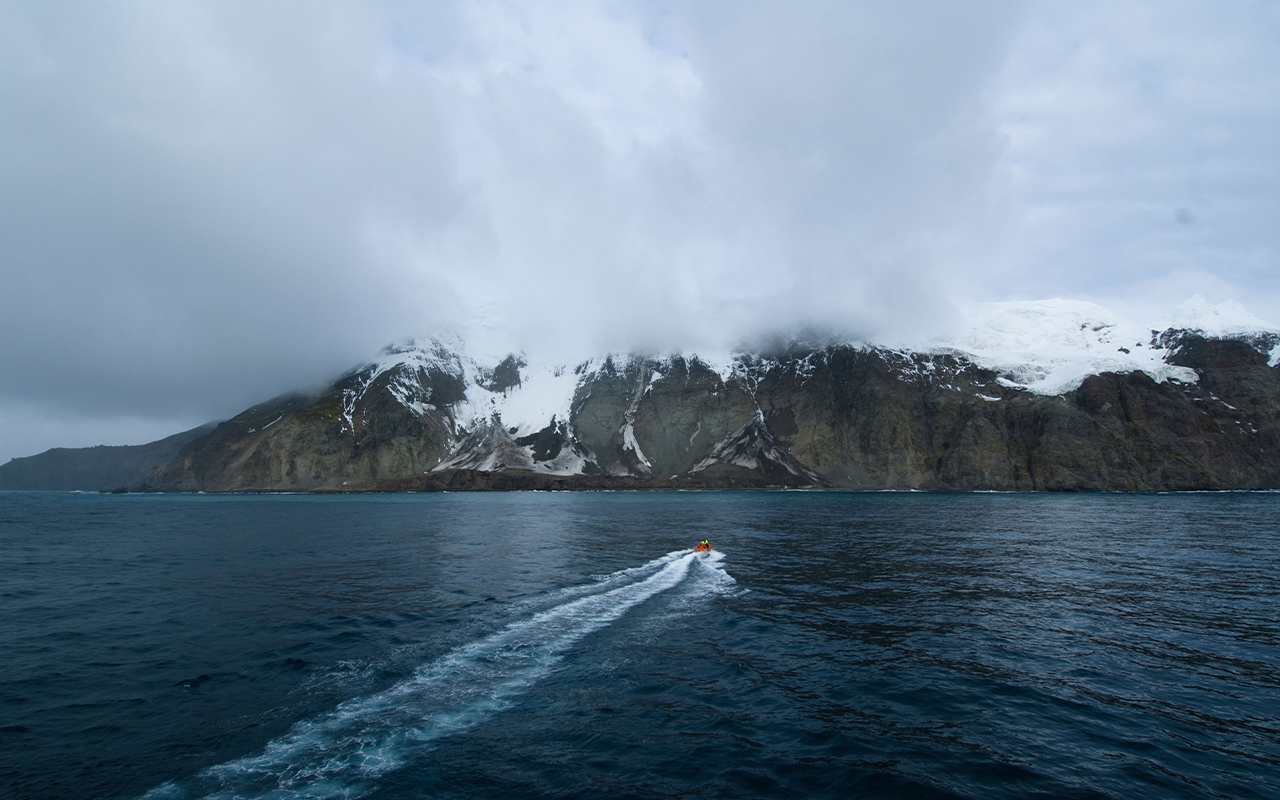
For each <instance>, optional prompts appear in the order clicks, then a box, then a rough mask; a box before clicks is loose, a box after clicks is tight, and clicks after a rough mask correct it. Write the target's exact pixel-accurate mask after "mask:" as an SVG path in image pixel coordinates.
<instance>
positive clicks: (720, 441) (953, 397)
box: [32, 298, 1280, 491]
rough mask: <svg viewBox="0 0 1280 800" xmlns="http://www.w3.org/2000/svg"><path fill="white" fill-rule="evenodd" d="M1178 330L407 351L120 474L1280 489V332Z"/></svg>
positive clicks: (984, 324)
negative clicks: (711, 346) (614, 349)
mask: <svg viewBox="0 0 1280 800" xmlns="http://www.w3.org/2000/svg"><path fill="white" fill-rule="evenodd" d="M1173 318H1174V320H1175V322H1176V323H1177V324H1176V325H1170V326H1166V327H1164V328H1163V329H1158V328H1157V329H1152V328H1149V327H1143V326H1138V325H1134V324H1131V323H1128V322H1126V321H1124V320H1122V319H1119V318H1117V317H1115V316H1114V315H1112V314H1111V313H1110V312H1108V311H1107V310H1106V309H1103V308H1101V307H1099V306H1096V305H1094V304H1091V303H1084V302H1079V301H1066V300H1050V301H1036V302H1025V303H994V304H987V305H986V306H982V307H981V308H980V309H979V312H978V313H976V314H975V316H974V318H973V321H972V326H971V328H970V329H969V330H968V331H967V332H965V333H962V334H958V335H956V336H954V337H950V338H947V339H943V340H936V341H933V342H931V343H925V344H924V345H919V344H917V345H915V346H911V345H905V344H903V345H899V346H896V347H888V346H883V345H878V344H873V343H851V342H844V341H818V342H803V341H794V340H793V341H791V342H789V343H787V344H783V345H778V346H775V347H773V348H772V349H768V350H763V351H756V352H737V353H734V354H731V355H721V356H717V357H703V356H699V355H693V354H660V355H653V354H650V355H637V354H606V355H602V356H599V357H596V358H590V359H586V360H584V361H581V362H580V363H577V364H576V365H575V364H560V363H553V362H540V361H537V360H536V359H533V358H532V357H529V356H526V355H525V354H510V355H506V356H504V357H479V356H475V355H469V354H468V350H467V347H466V345H465V343H464V342H462V341H461V340H457V339H454V340H444V341H442V340H434V339H433V340H430V341H425V342H410V343H407V344H405V345H403V346H399V347H391V348H388V349H387V350H386V351H384V352H383V353H382V354H381V355H380V356H379V357H378V358H377V359H375V360H374V361H372V362H370V363H368V364H366V365H363V366H361V367H359V368H357V369H354V370H352V371H351V372H350V373H349V374H347V375H346V376H344V377H342V378H341V379H340V380H338V381H336V382H334V383H333V384H332V385H330V386H329V387H328V388H326V389H325V390H323V391H320V392H318V393H314V394H306V395H303V394H295V395H286V396H283V397H279V398H276V399H275V400H272V401H269V402H266V403H263V404H261V405H258V406H255V407H253V408H250V409H248V410H247V411H245V412H243V413H242V414H240V415H238V416H236V417H235V418H233V419H231V420H228V421H227V422H224V423H221V424H220V425H218V426H217V427H215V428H213V429H211V430H207V431H203V432H199V433H198V435H191V436H184V437H180V440H179V439H171V440H166V441H165V443H156V445H154V446H147V447H150V448H151V449H149V450H146V453H147V456H146V459H150V460H149V461H147V464H149V465H151V466H153V467H154V468H145V467H146V465H144V466H143V467H140V466H139V464H141V463H142V462H140V461H137V459H134V460H133V461H130V462H129V464H128V468H127V469H124V463H123V460H122V461H121V464H122V467H121V468H122V469H124V471H123V472H121V473H120V474H121V475H125V474H126V473H127V474H128V475H129V476H130V477H129V479H128V480H127V481H124V480H121V481H113V484H112V485H118V484H124V485H128V486H129V487H130V488H142V489H148V490H156V491H311V490H319V489H323V490H330V491H342V490H348V491H355V490H358V491H365V490H395V491H410V490H418V491H428V490H441V489H459V490H471V489H474V490H480V489H510V488H550V489H573V488H603V487H610V486H613V487H631V488H643V487H668V486H675V487H742V486H786V487H847V488H858V489H1001V490H1023V489H1030V490H1181V489H1258V488H1280V372H1278V371H1277V370H1278V366H1277V365H1280V329H1276V328H1274V327H1272V326H1269V325H1267V324H1266V323H1263V322H1261V321H1260V320H1257V319H1255V318H1253V317H1250V316H1249V315H1248V314H1247V312H1244V311H1243V309H1240V308H1239V307H1238V306H1235V305H1234V304H1229V303H1228V304H1222V305H1219V306H1212V305H1209V304H1207V303H1205V301H1203V299H1201V298H1192V300H1190V301H1188V302H1187V303H1185V304H1183V305H1182V306H1180V307H1179V308H1178V309H1176V310H1175V314H1174V316H1173ZM162 444H163V447H161V446H159V445H162ZM166 448H167V449H166ZM76 452H78V451H76ZM139 453H142V451H138V453H134V452H133V451H132V450H129V451H128V452H127V453H126V452H124V451H123V450H122V452H121V453H120V454H119V455H120V456H121V457H122V459H123V457H124V456H129V457H130V458H132V457H133V456H134V455H138V454H139ZM46 456H49V454H46ZM94 457H97V456H94ZM42 458H45V462H42V463H47V464H52V463H54V462H53V460H51V457H49V458H46V457H42ZM146 459H144V461H145V460H146ZM143 473H145V474H143ZM46 478H48V480H49V481H52V480H53V479H54V478H53V477H50V476H46ZM344 487H345V488H344ZM32 488H55V487H53V486H51V485H46V486H43V487H32ZM77 488H80V487H77ZM101 488H107V487H105V486H104V487H101Z"/></svg>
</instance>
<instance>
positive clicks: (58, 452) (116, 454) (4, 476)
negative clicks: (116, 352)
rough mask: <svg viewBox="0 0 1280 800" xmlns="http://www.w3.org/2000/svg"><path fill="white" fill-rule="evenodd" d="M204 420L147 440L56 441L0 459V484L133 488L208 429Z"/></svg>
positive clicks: (3, 486)
mask: <svg viewBox="0 0 1280 800" xmlns="http://www.w3.org/2000/svg"><path fill="white" fill-rule="evenodd" d="M212 428H213V426H212V425H202V426H200V427H199V428H193V429H191V430H189V431H184V432H182V433H177V434H174V435H173V436H169V437H166V438H164V439H161V440H159V441H156V442H152V443H150V444H139V445H126V446H123V447H106V446H99V447H81V448H65V447H56V448H54V449H52V450H46V451H45V452H43V453H41V454H39V455H35V456H29V457H27V458H15V459H13V460H11V461H10V462H9V463H7V464H3V465H0V489H8V490H23V489H34V490H54V491H77V490H78V491H85V492H101V491H111V490H121V489H136V488H138V487H139V486H141V485H142V483H143V482H144V481H145V480H146V479H147V476H149V475H150V474H151V473H152V471H153V470H155V469H156V468H157V467H159V466H161V465H163V464H166V463H168V462H169V461H170V460H172V459H173V457H174V456H175V455H176V454H177V453H178V450H179V449H180V448H181V447H182V446H183V445H184V444H186V443H187V442H190V441H192V440H193V439H196V438H198V437H200V436H203V435H204V434H206V433H208V432H209V431H210V430H212Z"/></svg>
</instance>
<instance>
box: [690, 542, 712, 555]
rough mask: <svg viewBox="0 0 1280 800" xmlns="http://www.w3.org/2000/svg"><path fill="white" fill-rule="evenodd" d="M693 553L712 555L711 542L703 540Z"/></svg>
mask: <svg viewBox="0 0 1280 800" xmlns="http://www.w3.org/2000/svg"><path fill="white" fill-rule="evenodd" d="M693 552H695V553H710V552H711V542H710V541H709V540H707V539H703V540H702V541H700V542H698V546H697V547H695V548H693Z"/></svg>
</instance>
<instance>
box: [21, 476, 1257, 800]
mask: <svg viewBox="0 0 1280 800" xmlns="http://www.w3.org/2000/svg"><path fill="white" fill-rule="evenodd" d="M702 539H709V540H710V541H711V544H712V547H713V548H714V549H713V552H712V553H711V554H698V553H693V552H692V551H691V548H692V546H693V545H694V544H695V543H696V542H698V541H700V540H702ZM0 796H2V797H5V798H23V799H24V800H26V799H28V798H65V797H74V798H140V797H143V798H202V797H213V798H233V797H234V798H356V797H368V798H409V797H413V798H424V797H442V798H492V797H502V798H579V797H581V798H586V797H592V798H599V797H609V798H667V797H680V798H756V797H759V798H773V797H812V798H824V797H832V798H836V797H839V798H847V797H872V798H874V797H893V798H900V797H907V798H933V797H939V798H1036V797H1043V798H1104V797H1105V798H1125V799H1126V800H1129V798H1136V797H1170V798H1172V797H1197V798H1198V797H1230V798H1264V797H1267V798H1276V797H1280V494H1274V493H1218V494H1159V495H1157V494H1150V495H1147V494H1141V495H1129V494H1123V495H1122V494H1053V495H1048V494H1000V493H856V492H826V491H823V492H766V491H759V492H582V493H490V494H431V495H425V494H423V495H354V496H319V495H96V494H63V493H17V492H10V493H0Z"/></svg>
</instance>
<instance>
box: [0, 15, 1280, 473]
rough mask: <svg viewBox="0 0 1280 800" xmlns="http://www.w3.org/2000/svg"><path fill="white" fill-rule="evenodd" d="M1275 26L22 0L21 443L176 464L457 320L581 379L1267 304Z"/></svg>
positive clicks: (12, 115) (1146, 18)
mask: <svg viewBox="0 0 1280 800" xmlns="http://www.w3.org/2000/svg"><path fill="white" fill-rule="evenodd" d="M1275 28H1276V12H1275V11H1274V10H1272V9H1270V8H1269V7H1265V6H1258V7H1253V6H1250V7H1248V8H1244V7H1241V9H1237V10H1234V11H1230V12H1223V11H1221V10H1219V9H1218V8H1217V7H1210V6H1207V5H1205V6H1196V5H1178V4H1174V5H1166V4H1160V5H1158V6H1156V5H1143V4H1134V3H1129V4H1101V3H1099V4H1093V5H1089V4H1086V5H1083V6H1071V7H1069V8H1068V7H1063V6H1059V5H1055V4H1041V3H1030V4H1020V3H1013V2H990V3H978V4H955V3H945V2H922V3H915V4H910V5H907V4H902V3H889V2H859V3H813V2H798V3H787V4H777V3H775V4H767V3H761V2H754V3H750V2H747V3H744V2H700V3H692V2H689V3H679V2H677V3H663V4H652V3H639V2H625V0H615V1H613V2H598V3H582V2H555V1H554V0H552V1H549V2H539V3H531V2H514V1H513V0H467V1H465V2H464V1H462V0H458V1H457V2H444V3H434V4H429V5H422V4H414V3H399V2H385V3H382V4H374V3H340V2H333V3H319V4H315V3H306V4H303V3H273V4H261V3H247V2H245V3H236V2H218V3H214V2H203V1H200V0H180V1H179V2H158V0H129V1H126V2H118V3H112V4H102V5H95V6H91V7H86V8H78V9H76V10H75V11H74V12H72V11H70V10H67V9H63V8H60V7H58V6H50V5H48V4H39V3H26V4H23V3H8V4H5V5H3V6H0V280H3V285H4V291H3V292H0V371H2V374H4V375H6V376H12V377H11V378H10V379H7V380H6V381H5V382H4V383H3V385H0V406H3V407H4V408H9V409H26V411H23V412H22V413H21V414H20V413H18V411H13V412H12V413H9V412H0V416H3V417H4V418H5V419H6V420H8V421H9V422H8V423H6V426H7V427H9V428H11V429H12V428H13V427H14V426H20V425H23V424H24V423H22V422H21V420H23V419H26V420H30V419H33V418H34V417H33V416H32V414H33V413H34V412H32V411H31V409H38V410H39V415H40V418H41V419H43V420H45V422H42V423H41V425H43V426H44V427H42V428H41V430H47V431H50V434H49V437H50V438H49V441H48V444H49V446H52V445H54V444H63V443H65V441H62V440H57V439H56V437H54V436H53V433H52V431H54V430H55V428H56V424H55V423H54V422H53V421H54V420H57V419H65V420H67V421H68V423H67V424H68V425H69V426H70V425H73V424H74V425H75V426H78V427H76V428H75V430H76V431H77V433H76V436H75V437H74V438H76V440H77V441H79V440H80V439H82V438H83V436H82V435H81V434H82V433H83V432H84V431H88V430H92V429H93V424H92V422H91V421H92V420H95V419H96V420H100V421H101V429H102V430H103V431H104V434H103V435H104V437H106V436H108V434H109V435H110V436H114V437H117V438H118V440H124V439H127V438H128V437H127V435H126V433H125V431H126V430H128V429H129V425H130V424H133V423H129V422H128V421H129V420H137V421H138V422H137V423H136V425H135V429H136V430H137V431H138V435H139V437H141V436H142V435H143V433H144V428H145V433H146V435H147V436H149V435H151V433H150V431H151V428H150V427H146V426H147V425H151V426H152V427H154V425H153V422H154V421H155V420H158V419H171V420H175V421H176V420H182V421H184V424H185V422H187V421H189V422H192V423H195V422H199V421H201V420H203V419H207V418H211V417H220V416H226V415H229V414H232V413H235V412H236V411H238V410H240V409H241V408H243V407H245V406H247V405H249V404H251V403H253V402H256V401H257V400H260V399H262V398H263V397H266V396H270V395H272V394H275V393H279V392H283V391H287V390H289V389H292V388H296V387H298V386H302V385H308V384H313V383H316V382H319V381H323V380H325V379H328V378H330V377H332V376H333V375H335V374H337V373H338V372H340V371H342V370H343V369H345V368H346V367H348V366H350V365H353V364H355V363H357V362H359V361H360V360H361V359H363V358H366V357H368V356H369V355H370V354H371V353H373V352H376V350H377V349H378V348H379V347H380V346H382V345H383V344H386V343H388V342H391V341H395V340H399V339H403V338H405V337H407V336H411V335H421V334H429V333H432V332H435V331H438V330H446V329H454V330H457V329H464V330H466V331H467V332H468V335H471V336H473V337H477V338H481V339H485V340H486V342H487V344H488V345H489V346H491V347H493V348H495V349H501V348H504V347H513V346H523V347H526V348H533V349H541V350H543V351H547V352H558V353H563V354H565V355H566V356H572V355H576V354H579V353H581V352H584V351H587V350H594V349H597V348H603V347H610V348H630V347H650V348H667V347H680V348H685V349H697V348H702V347H722V346H724V345H726V344H731V343H733V342H736V341H741V340H743V339H745V338H749V337H752V336H756V335H762V334H768V333H774V332H778V331H782V332H786V331H790V330H796V329H800V328H806V327H807V328H817V329H822V330H827V331H834V332H841V333H844V334H847V335H861V336H873V337H888V336H894V335H899V334H901V333H902V332H903V331H920V330H932V329H940V328H943V327H945V326H946V325H947V324H949V323H950V321H952V320H955V319H958V318H959V315H958V314H957V307H958V306H962V305H964V303H966V302H967V301H970V300H975V299H986V298H991V297H1043V296H1053V295H1059V294H1064V295H1073V296H1088V297H1090V298H1091V299H1096V300H1100V301H1106V300H1107V299H1108V298H1115V299H1117V301H1124V300H1126V299H1128V300H1133V298H1135V297H1136V298H1139V299H1141V298H1143V297H1151V296H1154V295H1157V294H1161V295H1162V296H1163V294H1168V293H1169V292H1168V291H1162V290H1161V289H1160V287H1170V286H1177V287H1188V288H1195V287H1197V286H1200V285H1201V284H1205V285H1209V289H1208V290H1207V292H1206V293H1207V295H1215V293H1216V295H1220V296H1213V297H1210V299H1212V300H1220V299H1227V298H1228V297H1237V298H1238V297H1240V296H1242V294H1243V292H1244V291H1245V287H1249V288H1250V290H1251V291H1252V295H1251V297H1253V298H1254V300H1255V301H1257V302H1261V303H1263V304H1264V305H1265V304H1266V303H1267V302H1271V303H1272V304H1273V305H1272V307H1274V301H1273V300H1272V301H1268V300H1267V299H1266V298H1267V297H1273V298H1274V297H1276V296H1280V292H1277V291H1276V288H1277V287H1276V284H1275V281H1276V280H1277V279H1276V278H1274V277H1272V276H1274V275H1276V274H1278V273H1280V271H1277V270H1275V269H1274V267H1275V260H1276V236H1277V234H1276V233H1275V231H1274V226H1273V225H1268V224H1266V221H1267V220H1274V219H1275V213H1274V212H1275V211H1276V208H1275V205H1276V203H1277V198H1278V197H1280V192H1278V191H1277V189H1276V188H1275V187H1276V186H1277V185H1278V184H1277V183H1276V181H1275V178H1276V177H1280V176H1277V175H1276V174H1275V172H1276V170H1277V158H1276V156H1275V155H1274V154H1273V153H1272V152H1271V149H1270V145H1269V144H1268V142H1269V138H1268V136H1269V132H1271V131H1274V130H1275V122H1276V119H1275V117H1276V113H1277V111H1276V109H1277V101H1276V99H1275V98H1277V97H1280V93H1277V92H1276V91H1275V90H1276V88H1278V87H1276V86H1275V85H1274V84H1275V81H1276V80H1277V79H1276V78H1275V77H1273V76H1275V75H1277V74H1280V69H1276V68H1275V67H1277V66H1280V65H1277V64H1275V63H1273V62H1274V61H1275V59H1276V52H1277V48H1275V46H1274V45H1272V44H1269V43H1270V42H1274V41H1275V40H1276V39H1275V36H1274V34H1275V32H1276V30H1275ZM1153 286H1154V287H1155V288H1154V289H1153ZM1255 289H1256V290H1257V291H1253V290H1255ZM1179 290H1180V289H1179ZM1196 290H1197V291H1200V289H1198V288H1197V289H1196ZM1169 291H1172V290H1169ZM1268 292H1270V293H1271V294H1270V295H1268V294H1267V293H1268ZM1259 298H1261V299H1259ZM1178 299H1181V298H1174V299H1172V300H1171V301H1170V302H1176V301H1177V300H1178ZM1133 302H1137V301H1136V300H1133ZM1255 311H1257V312H1258V313H1260V315H1261V316H1267V315H1268V309H1267V308H1261V309H1255ZM1273 316H1276V317H1280V315H1273ZM148 420H149V421H151V422H145V421H148ZM70 430H71V428H70V427H69V428H68V431H70ZM104 440H105V439H104ZM18 441H19V440H18V439H16V438H13V436H12V435H9V439H7V440H6V439H4V438H3V437H0V458H4V457H6V456H7V455H20V454H24V453H23V452H20V449H21V448H23V447H29V446H30V445H31V443H32V442H33V441H35V440H34V439H32V438H31V437H30V436H27V437H25V438H22V439H21V444H19V443H18Z"/></svg>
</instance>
